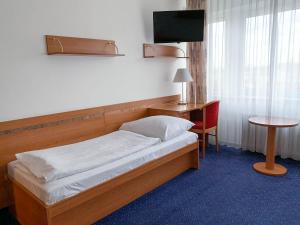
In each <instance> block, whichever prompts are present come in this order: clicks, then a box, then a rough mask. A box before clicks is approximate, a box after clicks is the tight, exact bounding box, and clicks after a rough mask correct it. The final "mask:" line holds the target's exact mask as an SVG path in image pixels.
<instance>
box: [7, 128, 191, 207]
mask: <svg viewBox="0 0 300 225" xmlns="http://www.w3.org/2000/svg"><path fill="white" fill-rule="evenodd" d="M196 141H197V135H196V134H194V133H192V132H188V131H186V132H185V133H183V134H182V135H180V136H178V137H176V138H174V139H171V140H168V141H165V142H162V143H159V144H156V145H154V146H151V147H148V148H146V149H143V150H141V151H138V152H136V153H134V154H132V155H129V156H126V157H124V158H122V159H119V160H116V161H114V162H110V163H108V164H105V165H103V166H100V167H97V168H94V169H91V170H88V171H85V172H82V173H78V174H74V175H71V176H68V177H64V178H61V179H58V180H55V181H51V182H48V183H41V182H40V181H39V180H38V179H37V178H36V177H35V176H34V175H33V174H32V173H31V172H30V171H29V170H27V169H26V168H25V167H24V166H23V165H22V164H21V163H20V162H19V161H18V160H15V161H12V162H10V163H9V164H8V175H9V176H10V177H12V178H13V179H15V180H16V181H17V182H19V183H20V184H22V185H23V186H24V187H25V188H27V189H28V190H29V191H30V192H32V193H33V194H34V195H35V196H36V197H37V198H39V199H40V200H41V201H42V202H44V203H45V204H46V205H52V204H55V203H57V202H59V201H61V200H63V199H66V198H69V197H71V196H74V195H76V194H78V193H80V192H82V191H85V190H87V189H89V188H92V187H94V186H97V185H99V184H101V183H104V182H105V181H108V180H110V179H112V178H114V177H116V176H119V175H121V174H124V173H126V172H128V171H130V170H133V169H135V168H137V167H139V166H141V165H143V164H145V163H147V162H150V161H152V160H155V159H158V158H160V157H162V156H164V155H167V154H169V153H171V152H174V151H176V150H178V149H180V148H182V147H185V146H187V145H189V144H192V143H194V142H196Z"/></svg>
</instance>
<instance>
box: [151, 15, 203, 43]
mask: <svg viewBox="0 0 300 225" xmlns="http://www.w3.org/2000/svg"><path fill="white" fill-rule="evenodd" d="M203 26H204V10H180V11H160V12H153V28H154V42H155V43H171V42H198V41H203Z"/></svg>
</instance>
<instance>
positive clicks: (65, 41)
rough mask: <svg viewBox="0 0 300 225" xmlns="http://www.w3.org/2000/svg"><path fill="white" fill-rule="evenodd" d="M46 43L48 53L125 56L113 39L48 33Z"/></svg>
mask: <svg viewBox="0 0 300 225" xmlns="http://www.w3.org/2000/svg"><path fill="white" fill-rule="evenodd" d="M46 45H47V53H48V55H54V54H66V55H98V56H106V57H114V56H124V54H119V52H118V51H119V50H118V47H117V45H116V43H115V41H112V40H99V39H89V38H77V37H64V36H53V35H46Z"/></svg>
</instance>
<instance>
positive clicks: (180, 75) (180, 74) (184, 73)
mask: <svg viewBox="0 0 300 225" xmlns="http://www.w3.org/2000/svg"><path fill="white" fill-rule="evenodd" d="M192 81H193V78H192V76H191V74H190V72H189V71H188V69H185V68H180V69H178V70H177V72H176V74H175V77H174V80H173V82H174V83H177V82H192Z"/></svg>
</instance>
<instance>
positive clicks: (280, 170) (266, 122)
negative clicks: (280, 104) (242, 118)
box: [249, 117, 298, 176]
mask: <svg viewBox="0 0 300 225" xmlns="http://www.w3.org/2000/svg"><path fill="white" fill-rule="evenodd" d="M249 122H250V123H252V124H255V125H259V126H264V127H267V128H268V134H267V155H266V162H261V163H255V164H254V165H253V169H254V170H255V171H256V172H258V173H262V174H264V175H269V176H281V175H284V174H286V173H287V169H286V168H285V167H284V166H281V165H279V164H275V144H276V128H284V127H293V126H297V124H298V121H296V120H293V119H287V118H278V117H251V118H249Z"/></svg>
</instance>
